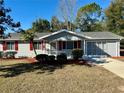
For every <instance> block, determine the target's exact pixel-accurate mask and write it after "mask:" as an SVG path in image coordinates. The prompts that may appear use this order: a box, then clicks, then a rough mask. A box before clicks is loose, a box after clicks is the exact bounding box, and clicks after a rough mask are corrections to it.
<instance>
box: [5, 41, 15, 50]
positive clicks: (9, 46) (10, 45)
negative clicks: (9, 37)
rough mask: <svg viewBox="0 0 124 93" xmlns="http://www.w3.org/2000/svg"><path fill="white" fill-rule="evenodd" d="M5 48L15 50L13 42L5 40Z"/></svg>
mask: <svg viewBox="0 0 124 93" xmlns="http://www.w3.org/2000/svg"><path fill="white" fill-rule="evenodd" d="M7 50H15V43H14V42H7Z"/></svg>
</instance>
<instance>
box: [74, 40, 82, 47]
mask: <svg viewBox="0 0 124 93" xmlns="http://www.w3.org/2000/svg"><path fill="white" fill-rule="evenodd" d="M74 48H81V41H80V40H79V41H74Z"/></svg>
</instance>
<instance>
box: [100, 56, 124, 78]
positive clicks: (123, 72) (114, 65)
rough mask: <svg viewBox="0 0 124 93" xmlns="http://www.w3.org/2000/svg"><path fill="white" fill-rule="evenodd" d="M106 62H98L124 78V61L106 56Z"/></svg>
mask: <svg viewBox="0 0 124 93" xmlns="http://www.w3.org/2000/svg"><path fill="white" fill-rule="evenodd" d="M105 60H106V62H105V63H101V64H98V65H100V66H102V67H104V68H105V69H107V70H109V71H111V72H113V73H114V74H116V75H118V76H120V77H121V78H124V62H123V61H119V60H116V59H112V58H106V59H105Z"/></svg>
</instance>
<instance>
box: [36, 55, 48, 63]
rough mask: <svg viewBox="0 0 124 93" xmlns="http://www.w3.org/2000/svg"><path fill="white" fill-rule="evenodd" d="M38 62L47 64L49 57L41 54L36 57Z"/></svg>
mask: <svg viewBox="0 0 124 93" xmlns="http://www.w3.org/2000/svg"><path fill="white" fill-rule="evenodd" d="M36 60H37V61H39V62H47V61H48V55H46V54H39V55H37V56H36Z"/></svg>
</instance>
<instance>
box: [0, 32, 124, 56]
mask: <svg viewBox="0 0 124 93" xmlns="http://www.w3.org/2000/svg"><path fill="white" fill-rule="evenodd" d="M21 36H22V35H21V33H11V34H10V37H8V38H5V39H0V51H2V52H6V51H16V52H17V54H16V55H15V56H16V58H19V57H34V56H35V54H34V51H33V44H32V42H30V41H29V42H28V41H24V40H22V39H21ZM121 39H123V37H121V36H118V35H115V34H113V33H111V32H72V31H67V30H60V31H57V32H53V33H48V32H47V33H37V34H36V37H35V38H34V46H35V49H36V51H37V53H38V54H48V55H58V54H60V53H66V54H67V56H68V57H71V52H72V50H73V49H76V48H80V49H82V50H83V51H84V55H85V56H94V55H98V56H116V57H117V56H120V40H121Z"/></svg>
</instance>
